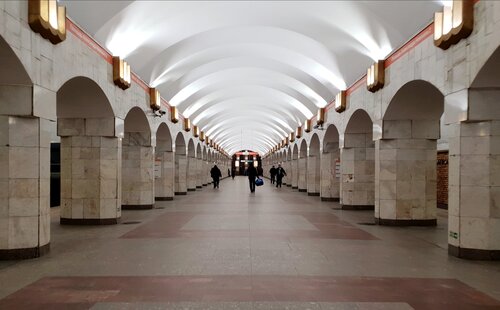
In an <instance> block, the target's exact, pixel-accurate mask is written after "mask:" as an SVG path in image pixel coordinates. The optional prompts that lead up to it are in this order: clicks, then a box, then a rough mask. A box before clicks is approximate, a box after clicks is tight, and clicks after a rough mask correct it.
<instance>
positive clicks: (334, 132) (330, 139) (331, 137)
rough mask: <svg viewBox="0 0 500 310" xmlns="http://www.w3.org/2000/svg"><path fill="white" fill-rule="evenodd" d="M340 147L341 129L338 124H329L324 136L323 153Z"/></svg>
mask: <svg viewBox="0 0 500 310" xmlns="http://www.w3.org/2000/svg"><path fill="white" fill-rule="evenodd" d="M338 148H339V131H338V129H337V126H335V125H333V124H330V125H328V127H327V129H326V132H325V136H324V137H323V153H330V152H332V151H334V150H338Z"/></svg>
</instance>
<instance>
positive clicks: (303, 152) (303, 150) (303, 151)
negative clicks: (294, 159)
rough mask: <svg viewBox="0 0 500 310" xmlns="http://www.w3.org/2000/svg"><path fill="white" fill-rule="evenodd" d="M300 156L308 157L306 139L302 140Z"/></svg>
mask: <svg viewBox="0 0 500 310" xmlns="http://www.w3.org/2000/svg"><path fill="white" fill-rule="evenodd" d="M299 157H300V158H303V157H307V142H306V140H305V139H304V140H302V142H301V143H300V148H299Z"/></svg>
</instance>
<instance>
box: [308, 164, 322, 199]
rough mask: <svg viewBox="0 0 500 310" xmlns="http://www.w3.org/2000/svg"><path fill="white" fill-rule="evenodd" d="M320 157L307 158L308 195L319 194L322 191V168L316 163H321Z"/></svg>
mask: <svg viewBox="0 0 500 310" xmlns="http://www.w3.org/2000/svg"><path fill="white" fill-rule="evenodd" d="M319 160H320V158H319V157H317V156H309V157H308V158H307V176H306V178H307V195H309V196H319V192H320V169H318V168H319V167H317V166H316V165H319V164H320V161H319Z"/></svg>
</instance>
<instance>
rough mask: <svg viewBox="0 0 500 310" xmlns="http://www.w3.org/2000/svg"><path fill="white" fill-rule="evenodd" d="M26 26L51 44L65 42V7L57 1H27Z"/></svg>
mask: <svg viewBox="0 0 500 310" xmlns="http://www.w3.org/2000/svg"><path fill="white" fill-rule="evenodd" d="M28 24H29V25H30V27H31V29H32V30H33V31H34V32H37V33H39V34H40V35H41V36H42V37H43V38H44V39H47V40H49V41H50V42H52V44H58V43H61V42H62V41H64V40H66V7H64V6H62V5H58V4H57V0H29V3H28Z"/></svg>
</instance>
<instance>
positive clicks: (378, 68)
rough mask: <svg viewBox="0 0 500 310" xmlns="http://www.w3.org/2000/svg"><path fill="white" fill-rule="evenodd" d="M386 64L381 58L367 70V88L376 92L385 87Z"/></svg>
mask: <svg viewBox="0 0 500 310" xmlns="http://www.w3.org/2000/svg"><path fill="white" fill-rule="evenodd" d="M384 82H385V65H384V61H383V60H379V61H377V62H376V63H374V64H373V65H371V66H370V68H368V70H367V72H366V88H367V89H368V91H370V92H372V93H374V92H376V91H378V90H379V89H382V88H383V87H384Z"/></svg>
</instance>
